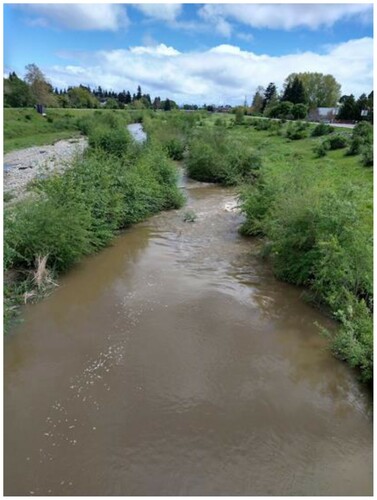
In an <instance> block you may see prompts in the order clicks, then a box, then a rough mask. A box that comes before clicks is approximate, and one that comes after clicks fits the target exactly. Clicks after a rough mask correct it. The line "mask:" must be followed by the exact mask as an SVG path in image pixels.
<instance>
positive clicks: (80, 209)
mask: <svg viewBox="0 0 377 500" xmlns="http://www.w3.org/2000/svg"><path fill="white" fill-rule="evenodd" d="M82 127H83V129H85V130H86V133H87V134H88V143H89V147H88V149H87V150H86V151H85V154H84V155H82V156H81V157H76V159H75V160H74V162H73V163H72V165H71V166H70V167H69V168H66V169H65V171H64V172H63V173H62V174H61V175H56V176H47V177H46V178H39V179H37V180H36V179H35V180H34V182H33V184H32V186H31V192H32V193H33V196H32V197H28V199H24V200H21V201H20V202H18V203H14V204H10V205H11V206H9V207H8V208H7V209H6V210H5V212H4V227H5V232H4V268H5V293H4V295H5V305H4V313H5V328H6V329H7V328H8V327H9V324H10V322H11V320H12V319H13V318H14V316H15V313H16V312H17V311H18V306H19V305H20V304H21V303H23V302H24V303H26V302H27V301H28V300H35V299H36V298H38V297H40V296H41V295H44V294H45V293H46V291H48V290H49V288H50V285H51V284H52V283H54V282H55V280H56V277H57V276H58V275H59V274H61V273H63V272H65V271H66V270H67V269H69V268H70V267H72V265H74V264H75V263H76V262H78V261H79V260H80V259H81V258H82V257H83V256H85V255H89V254H91V253H94V252H96V251H98V250H99V249H101V248H103V247H105V246H106V245H107V244H109V243H110V242H111V240H112V238H113V237H114V235H115V234H116V233H117V231H119V230H120V229H122V228H125V227H129V226H130V225H132V224H134V223H136V222H139V221H141V220H143V219H145V218H146V217H148V216H150V215H152V214H154V213H156V212H158V211H160V210H168V209H171V208H174V207H177V206H180V205H181V204H182V203H183V197H182V194H181V192H180V191H179V188H178V187H177V185H176V180H177V176H178V173H177V171H176V168H175V167H174V165H173V164H172V163H171V162H170V161H169V160H168V158H167V157H166V156H165V154H164V152H163V151H162V150H161V148H160V147H159V146H158V145H156V144H149V143H148V144H145V145H143V146H141V145H139V144H137V143H136V142H134V141H133V140H132V138H131V136H130V135H129V133H128V132H127V130H126V129H125V127H124V124H123V123H122V122H121V121H119V122H118V121H117V119H116V117H114V115H112V114H110V113H108V114H106V113H105V114H102V115H100V116H96V117H92V118H88V119H86V120H85V122H83V124H82Z"/></svg>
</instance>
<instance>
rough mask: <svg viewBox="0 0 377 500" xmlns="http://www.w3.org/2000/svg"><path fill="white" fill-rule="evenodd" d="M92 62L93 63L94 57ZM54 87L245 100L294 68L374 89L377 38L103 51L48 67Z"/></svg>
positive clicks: (354, 88) (357, 90) (357, 88)
mask: <svg viewBox="0 0 377 500" xmlns="http://www.w3.org/2000/svg"><path fill="white" fill-rule="evenodd" d="M89 61H90V62H89ZM43 70H44V72H45V74H46V75H48V77H49V78H50V80H51V82H52V84H53V85H54V86H59V87H62V86H63V87H66V86H68V85H78V84H79V83H85V84H90V85H91V86H98V85H101V86H102V87H103V88H107V89H113V90H116V91H120V90H122V89H126V90H130V91H131V92H134V91H135V90H136V88H137V85H139V84H140V85H141V87H142V89H143V91H144V92H148V93H150V94H151V95H152V96H156V95H160V96H161V97H162V98H165V97H170V98H173V99H175V100H176V101H177V102H179V103H184V102H192V103H199V104H200V103H204V102H206V103H216V104H221V103H229V104H240V103H242V102H243V100H244V97H245V95H247V96H248V98H249V99H250V97H251V95H252V94H253V93H254V92H255V89H256V87H257V86H258V85H263V86H267V85H268V83H269V82H271V81H273V82H275V83H276V84H277V86H278V87H279V88H280V89H281V88H282V84H283V82H284V79H285V78H286V77H287V76H288V75H289V74H290V73H293V72H303V71H312V72H320V73H325V74H332V75H334V77H335V78H336V79H337V81H338V82H339V83H340V84H341V85H342V92H343V93H344V94H349V93H351V92H352V93H353V94H355V95H357V96H359V95H360V94H361V93H363V92H366V93H369V92H370V91H371V90H372V86H373V40H372V38H362V39H358V40H350V41H348V42H345V43H341V44H339V45H335V46H331V47H328V48H327V49H326V52H325V53H324V54H317V53H314V52H304V53H299V54H297V53H295V54H288V55H283V56H269V55H266V54H264V55H258V54H255V53H253V52H251V51H246V50H241V49H240V48H239V47H237V46H235V45H227V44H224V45H219V46H216V47H213V48H211V49H207V50H203V51H196V52H188V53H182V52H178V51H177V50H175V49H174V48H173V47H167V46H166V45H164V44H160V45H157V46H154V47H131V48H130V49H128V50H124V49H119V50H112V51H101V52H98V53H96V54H91V55H90V57H88V56H87V57H86V58H85V59H84V58H83V59H82V60H81V64H80V65H70V66H54V67H52V68H50V69H48V68H43Z"/></svg>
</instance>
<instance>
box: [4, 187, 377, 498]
mask: <svg viewBox="0 0 377 500" xmlns="http://www.w3.org/2000/svg"><path fill="white" fill-rule="evenodd" d="M188 187H189V189H188V193H189V199H188V206H187V207H185V208H184V209H183V210H182V211H172V212H168V213H164V214H160V215H158V216H156V217H154V218H152V219H151V220H150V221H148V222H146V223H144V224H140V225H138V226H137V227H134V228H132V229H130V230H128V231H127V232H126V233H125V234H124V235H122V236H121V237H119V238H118V239H117V240H116V241H115V242H114V244H113V246H111V247H109V248H107V249H106V250H104V251H103V252H101V253H100V254H98V255H95V256H93V257H90V258H88V259H85V261H84V262H83V263H82V264H80V265H79V266H77V267H76V268H75V269H74V270H73V271H72V272H70V273H69V274H68V275H67V276H66V277H64V278H63V280H62V283H61V286H60V287H59V288H58V289H57V290H56V292H55V293H54V294H53V295H51V296H50V297H48V298H47V299H46V300H45V301H43V302H41V303H40V304H37V305H34V306H28V307H27V308H26V310H25V321H24V324H22V325H21V326H19V327H18V328H17V329H16V330H15V331H14V332H13V333H12V334H11V335H10V336H9V337H8V338H7V339H6V342H5V401H6V404H5V492H6V494H13V495H15V494H17V495H23V494H31V492H33V493H34V494H40V495H46V494H47V495H48V494H51V495H216V494H226V495H366V494H371V492H372V416H371V401H370V395H369V393H368V392H367V391H366V390H365V389H364V388H362V387H361V386H359V384H358V383H357V382H356V379H355V376H354V374H353V373H352V372H351V371H350V370H349V369H348V368H347V367H346V366H345V365H343V364H342V363H340V362H339V361H337V360H335V359H333V358H332V357H331V355H330V354H329V353H328V351H327V350H326V343H325V340H324V339H323V338H322V337H321V336H320V335H319V334H318V329H317V327H316V326H315V322H320V323H321V324H322V325H324V326H326V327H328V328H329V329H333V328H335V327H336V326H335V325H334V324H333V323H332V322H331V321H330V320H329V319H327V318H325V317H323V316H322V315H321V314H320V313H319V312H318V311H316V310H315V309H313V308H311V307H310V306H309V305H308V304H306V303H305V302H304V301H303V300H302V298H301V297H300V294H301V292H300V290H298V289H297V288H295V287H292V286H289V285H286V284H284V283H279V282H277V281H276V280H275V279H274V277H273V276H272V274H271V271H270V270H269V269H268V267H267V266H265V265H264V264H263V263H262V262H261V261H260V260H259V259H258V258H257V257H256V256H255V254H256V252H255V245H253V244H252V243H251V242H250V240H246V239H244V238H242V237H240V236H239V235H238V233H237V227H238V225H239V223H240V221H241V216H240V215H239V214H238V213H237V211H236V210H233V209H229V207H232V206H234V203H233V201H234V195H233V193H232V191H229V190H226V189H220V188H214V187H208V186H205V185H199V184H195V183H191V184H189V186H188ZM232 203H233V205H232ZM187 209H192V210H193V211H195V213H196V214H197V216H198V217H197V221H196V222H195V223H184V222H183V212H184V211H186V210H187Z"/></svg>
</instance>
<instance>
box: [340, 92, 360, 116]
mask: <svg viewBox="0 0 377 500" xmlns="http://www.w3.org/2000/svg"><path fill="white" fill-rule="evenodd" d="M341 102H342V105H341V106H340V108H339V113H338V118H340V119H341V120H357V119H358V117H359V115H358V108H357V106H356V101H355V97H354V96H353V94H351V95H349V96H342V99H341Z"/></svg>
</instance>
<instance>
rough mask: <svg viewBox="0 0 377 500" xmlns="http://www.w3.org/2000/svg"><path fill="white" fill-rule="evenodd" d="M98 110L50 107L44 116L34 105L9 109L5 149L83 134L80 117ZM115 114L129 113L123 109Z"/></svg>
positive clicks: (6, 110) (5, 122)
mask: <svg viewBox="0 0 377 500" xmlns="http://www.w3.org/2000/svg"><path fill="white" fill-rule="evenodd" d="M95 112H96V110H94V109H48V110H47V113H46V115H47V116H46V117H43V116H42V115H40V114H38V113H37V112H36V111H35V109H33V108H28V109H25V108H5V109H4V152H5V153H8V152H10V151H14V150H17V149H22V148H27V147H30V146H42V145H45V144H53V143H54V142H56V141H59V140H60V139H68V138H70V137H74V136H75V135H78V134H79V133H80V130H79V127H78V120H79V119H80V118H82V117H84V116H93V115H94V113H95ZM98 112H101V111H97V113H98ZM102 112H104V111H102ZM114 113H116V114H119V115H123V116H125V112H124V111H123V112H122V111H121V110H116V111H114Z"/></svg>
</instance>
